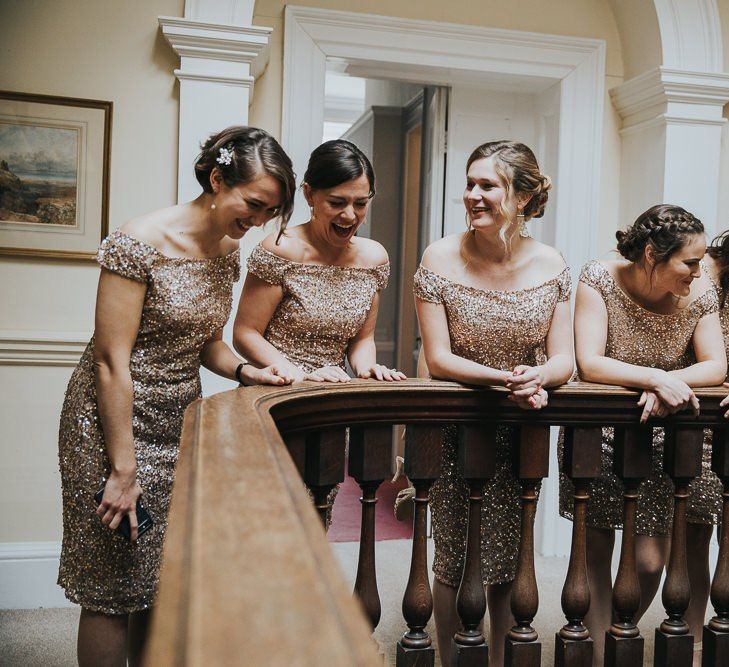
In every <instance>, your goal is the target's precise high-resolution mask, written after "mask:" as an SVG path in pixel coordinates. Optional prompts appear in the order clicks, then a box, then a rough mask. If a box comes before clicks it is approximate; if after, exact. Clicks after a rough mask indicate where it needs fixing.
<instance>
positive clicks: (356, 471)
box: [349, 426, 392, 630]
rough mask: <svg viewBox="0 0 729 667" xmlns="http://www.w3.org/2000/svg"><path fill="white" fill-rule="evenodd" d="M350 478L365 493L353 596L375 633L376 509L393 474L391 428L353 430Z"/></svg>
mask: <svg viewBox="0 0 729 667" xmlns="http://www.w3.org/2000/svg"><path fill="white" fill-rule="evenodd" d="M349 474H350V476H351V477H354V479H355V480H357V484H359V486H360V488H361V489H362V497H361V498H360V499H359V501H360V503H362V527H361V530H360V539H359V560H358V562H357V579H356V580H355V582H354V592H355V594H356V595H357V596H358V597H359V599H360V602H361V603H362V606H363V607H364V609H365V613H366V614H367V617H368V618H369V619H370V623H371V624H372V629H373V630H374V629H375V628H376V627H377V624H378V623H379V622H380V613H381V606H380V596H379V594H378V592H377V571H376V568H375V506H376V505H377V489H378V488H379V486H380V484H382V482H383V481H384V480H385V478H386V477H389V476H390V475H391V474H392V426H372V427H367V428H362V427H358V428H351V429H350V431H349Z"/></svg>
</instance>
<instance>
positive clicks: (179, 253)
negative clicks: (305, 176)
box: [58, 127, 295, 666]
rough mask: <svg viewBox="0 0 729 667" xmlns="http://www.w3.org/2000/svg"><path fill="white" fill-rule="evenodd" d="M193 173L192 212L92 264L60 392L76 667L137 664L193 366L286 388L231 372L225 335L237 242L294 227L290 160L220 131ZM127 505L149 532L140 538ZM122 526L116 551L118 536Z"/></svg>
mask: <svg viewBox="0 0 729 667" xmlns="http://www.w3.org/2000/svg"><path fill="white" fill-rule="evenodd" d="M195 174H196V176H197V178H198V181H199V182H200V184H201V186H202V188H203V193H202V194H200V196H199V197H197V199H195V200H193V201H191V202H188V203H186V204H181V205H178V206H171V207H169V208H166V209H162V210H160V211H155V212H154V213H150V214H147V215H144V216H142V217H140V218H137V219H135V220H132V221H130V222H128V223H126V224H125V225H124V226H123V227H122V228H121V229H119V230H117V231H115V232H113V233H112V234H110V235H109V236H108V237H107V238H106V239H105V240H104V241H103V243H102V244H101V248H100V249H99V253H98V256H97V260H98V262H99V264H100V265H101V269H102V270H101V276H100V278H99V286H98V292H97V297H96V322H95V328H94V335H93V337H92V339H91V342H90V343H89V345H88V347H87V348H86V351H85V352H84V353H83V356H82V357H81V361H80V362H79V364H78V366H77V367H76V370H75V371H74V373H73V375H72V376H71V380H70V382H69V384H68V389H67V391H66V398H65V402H64V405H63V412H62V413H61V422H60V433H59V459H60V468H61V480H62V485H63V548H62V552H61V564H60V571H59V576H58V583H59V584H60V585H61V586H62V587H63V588H64V589H65V592H66V596H67V597H68V598H69V599H70V600H71V601H73V602H75V603H77V604H79V605H81V608H82V609H81V617H80V621H79V633H78V661H79V664H80V665H82V666H83V665H102V664H103V665H112V664H113V665H126V664H127V662H128V663H129V664H130V665H136V664H139V663H140V659H141V653H142V647H143V644H144V639H145V637H146V630H147V623H148V619H149V609H150V607H151V605H152V604H153V603H154V600H155V594H156V589H157V581H158V578H159V566H160V556H161V552H162V544H163V541H164V535H165V529H166V524H167V514H168V511H169V504H170V494H171V490H172V482H173V480H174V475H175V464H176V461H177V454H178V447H179V440H180V433H181V429H182V418H183V414H184V412H185V408H186V407H187V406H188V405H189V404H190V402H192V401H193V400H195V399H196V398H198V397H199V396H200V394H201V386H200V374H199V370H200V365H201V364H202V365H203V366H205V367H206V368H208V369H210V370H211V371H213V372H214V373H217V374H218V375H222V376H223V377H226V378H229V379H231V380H237V381H238V382H240V383H241V384H277V385H280V384H285V383H286V382H287V380H286V378H285V377H283V373H282V372H281V370H280V369H278V368H276V366H275V365H267V367H265V368H256V367H254V366H251V365H248V364H247V363H245V362H241V360H240V359H239V358H238V357H237V356H236V355H235V354H234V353H233V351H232V350H231V349H230V348H229V347H228V345H227V344H226V343H224V342H223V340H222V330H223V326H224V325H225V323H226V321H227V320H228V316H229V314H230V309H231V301H232V287H233V283H234V282H236V281H237V280H238V277H239V274H240V258H239V252H238V242H239V240H240V239H241V238H242V237H243V235H244V234H245V233H246V232H247V231H248V230H249V229H250V228H251V227H258V226H261V225H263V224H264V223H265V222H267V221H268V220H270V219H272V218H276V217H280V219H281V224H282V226H285V224H286V221H287V220H288V218H289V216H290V215H291V210H292V206H293V197H294V189H295V178H294V174H293V171H292V169H291V161H290V160H289V158H288V156H287V155H286V153H284V151H283V150H282V149H281V147H280V146H279V145H278V143H276V141H275V140H274V139H273V138H272V137H271V136H269V135H268V134H267V133H266V132H264V131H263V130H259V129H256V128H251V127H230V128H228V129H227V130H223V131H222V132H220V133H218V134H216V135H214V136H212V137H210V139H208V141H207V142H205V144H204V145H203V147H202V152H201V153H200V156H199V157H198V159H197V162H196V164H195ZM104 479H105V480H106V483H105V485H104V486H103V494H102V496H101V501H100V502H95V501H94V495H95V492H96V491H97V490H98V489H99V487H100V486H102V484H103V481H104ZM138 501H141V502H142V505H143V506H144V507H145V508H146V510H147V511H148V513H149V515H150V516H151V518H152V521H153V526H152V528H151V529H150V530H149V532H146V533H145V534H144V535H139V536H138V530H137V523H138V520H137V513H136V507H137V502H138ZM125 527H126V529H127V538H125V537H124V536H123V534H120V532H121V531H117V529H123V528H125ZM138 537H139V539H138Z"/></svg>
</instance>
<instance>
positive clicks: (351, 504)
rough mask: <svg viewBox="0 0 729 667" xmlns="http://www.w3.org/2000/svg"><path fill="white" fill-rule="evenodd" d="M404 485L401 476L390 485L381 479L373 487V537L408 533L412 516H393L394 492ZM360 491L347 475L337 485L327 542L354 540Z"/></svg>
mask: <svg viewBox="0 0 729 667" xmlns="http://www.w3.org/2000/svg"><path fill="white" fill-rule="evenodd" d="M406 486H407V480H406V478H405V477H401V478H400V479H399V480H397V482H395V483H394V484H393V483H392V482H390V481H389V480H388V481H386V482H383V483H382V484H381V485H380V488H379V489H378V490H377V505H375V539H376V540H377V541H378V542H379V541H380V540H404V539H408V538H410V537H411V536H412V533H413V525H412V519H411V520H410V521H409V522H408V521H398V520H397V519H396V518H395V513H394V506H395V498H397V494H398V491H400V489H404V488H405V487H406ZM361 496H362V491H361V489H360V488H359V485H358V484H357V482H355V481H354V479H352V478H351V477H349V475H347V476H346V477H345V478H344V482H342V485H341V486H340V487H339V493H338V494H337V501H336V502H335V503H334V508H333V510H332V525H331V527H330V528H329V532H328V533H327V539H328V540H329V541H330V542H357V541H359V533H360V526H361V523H362V505H361V504H360V502H359V499H360V497H361Z"/></svg>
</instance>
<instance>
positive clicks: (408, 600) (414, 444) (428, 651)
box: [397, 424, 443, 667]
mask: <svg viewBox="0 0 729 667" xmlns="http://www.w3.org/2000/svg"><path fill="white" fill-rule="evenodd" d="M442 448H443V428H442V427H441V426H421V425H418V424H409V425H408V426H407V427H406V430H405V474H406V475H407V476H408V478H409V479H410V481H411V482H412V484H413V486H414V487H415V511H414V512H413V551H412V556H411V559H410V576H409V578H408V583H407V586H406V587H405V595H404V596H403V600H402V615H403V618H404V619H405V622H406V623H407V625H408V631H407V632H406V633H405V634H403V636H402V637H401V638H400V640H399V641H398V642H397V667H433V664H434V662H435V649H434V648H433V645H432V640H431V638H430V635H429V634H428V633H427V632H426V630H425V626H426V625H427V624H428V621H429V620H430V616H431V614H432V613H433V595H432V593H431V591H430V581H429V579H428V535H427V518H428V493H429V491H430V487H431V485H432V484H433V482H434V481H435V480H436V479H437V478H438V476H439V475H440V467H441V460H442Z"/></svg>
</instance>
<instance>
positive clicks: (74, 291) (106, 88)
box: [0, 0, 184, 543]
mask: <svg viewBox="0 0 729 667" xmlns="http://www.w3.org/2000/svg"><path fill="white" fill-rule="evenodd" d="M183 8H184V0H155V1H154V2H149V1H148V0H127V1H125V2H114V1H112V0H53V2H50V1H45V2H41V1H40V0H27V1H25V2H18V1H10V0H0V61H1V62H2V63H3V66H2V68H0V89H4V90H13V91H21V92H27V93H41V94H45V95H61V96H71V97H85V98H91V99H99V100H110V101H112V102H113V103H114V114H113V124H112V151H111V196H110V210H109V214H110V215H109V224H110V228H111V229H113V228H116V227H118V226H120V225H121V224H122V223H123V222H124V221H125V220H128V219H129V218H131V217H134V216H136V215H138V214H140V213H142V212H145V211H149V210H152V209H155V208H160V207H163V206H168V205H170V204H173V203H175V201H176V182H177V123H178V100H177V89H176V82H175V78H174V76H173V74H172V71H173V69H174V68H175V67H176V66H178V60H177V58H176V57H175V56H174V55H173V54H172V51H171V49H170V48H169V46H168V45H167V44H166V43H165V41H164V40H163V38H162V37H161V36H160V34H159V31H158V27H157V17H158V16H159V15H172V16H182V14H183ZM97 277H98V269H97V267H96V265H95V263H93V262H90V261H89V262H58V261H48V260H30V259H23V260H20V259H12V258H8V257H2V258H0V349H1V350H2V351H1V352H0V359H1V361H0V411H1V412H0V414H1V415H2V419H1V421H2V424H3V434H2V439H1V440H0V461H2V464H1V465H0V507H2V512H0V543H7V542H31V541H49V542H50V541H55V540H59V539H60V536H61V523H60V514H61V508H60V481H59V477H58V472H57V457H56V449H57V429H58V415H59V412H60V408H61V403H62V401H63V391H64V388H65V385H66V382H67V381H68V378H69V376H70V373H71V371H72V366H73V364H74V363H75V362H74V358H75V356H76V355H77V354H78V352H79V350H81V349H83V343H85V341H86V340H87V338H88V335H89V333H90V332H91V330H92V328H93V309H94V298H95V290H96V281H97ZM11 332H20V334H18V333H11ZM49 337H50V338H56V339H58V342H56V343H54V344H53V345H52V346H53V347H56V348H61V350H62V351H63V352H64V353H65V354H66V356H67V357H68V361H66V362H65V364H66V365H39V363H41V361H42V360H41V357H44V356H47V355H45V353H44V352H43V351H42V350H41V349H40V348H42V347H47V345H45V344H43V343H41V342H40V341H41V340H42V339H45V338H49ZM9 338H14V339H17V338H21V339H22V340H20V342H12V341H9V340H8V339H9ZM10 348H13V349H12V351H9V349H10ZM55 356H58V354H57V353H56V355H55ZM10 358H12V359H13V364H12V365H10V364H9V361H8V360H9V359H10ZM61 363H62V364H63V363H64V362H61Z"/></svg>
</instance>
